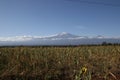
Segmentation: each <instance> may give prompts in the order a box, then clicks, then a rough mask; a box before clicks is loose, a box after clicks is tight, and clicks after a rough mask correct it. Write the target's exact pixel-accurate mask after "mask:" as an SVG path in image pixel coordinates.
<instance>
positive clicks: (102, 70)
mask: <svg viewBox="0 0 120 80" xmlns="http://www.w3.org/2000/svg"><path fill="white" fill-rule="evenodd" d="M84 66H85V67H86V68H87V72H86V74H85V75H83V76H82V79H83V80H98V79H97V78H102V79H103V80H114V79H111V77H113V75H109V74H110V73H109V72H111V73H112V74H114V78H116V79H117V76H116V75H120V46H80V47H9V48H8V47H3V48H0V80H12V79H14V80H75V77H76V76H77V75H79V74H80V71H81V68H82V67H84ZM96 76H97V77H96ZM77 77H78V76H77ZM95 77H96V78H95ZM78 79H79V78H78ZM102 79H101V80H102Z"/></svg>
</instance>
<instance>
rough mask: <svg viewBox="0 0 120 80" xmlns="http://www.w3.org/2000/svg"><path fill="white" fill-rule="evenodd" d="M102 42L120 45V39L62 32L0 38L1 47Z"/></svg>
mask: <svg viewBox="0 0 120 80" xmlns="http://www.w3.org/2000/svg"><path fill="white" fill-rule="evenodd" d="M102 42H108V43H120V38H107V37H104V36H101V35H98V36H96V37H87V36H78V35H73V34H70V33H66V32H62V33H59V34H55V35H51V36H44V37H41V36H16V37H0V46H9V45H80V44H101V43H102Z"/></svg>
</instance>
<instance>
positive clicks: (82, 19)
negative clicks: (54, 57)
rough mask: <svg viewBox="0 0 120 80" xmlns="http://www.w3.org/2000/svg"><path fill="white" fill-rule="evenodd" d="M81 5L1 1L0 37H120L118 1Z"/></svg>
mask: <svg viewBox="0 0 120 80" xmlns="http://www.w3.org/2000/svg"><path fill="white" fill-rule="evenodd" d="M81 1H83V0H0V37H6V36H21V35H32V36H36V35H37V36H38V35H41V36H46V35H51V34H56V33H61V32H68V33H72V34H76V35H82V36H96V35H104V36H114V37H117V36H119V37H120V35H119V34H120V6H119V5H120V0H109V2H108V0H101V1H100V0H84V1H89V2H81ZM90 1H92V2H95V3H96V2H98V3H99V2H100V3H103V4H95V3H91V2H90ZM106 4H111V5H106ZM115 5H118V6H115Z"/></svg>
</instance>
